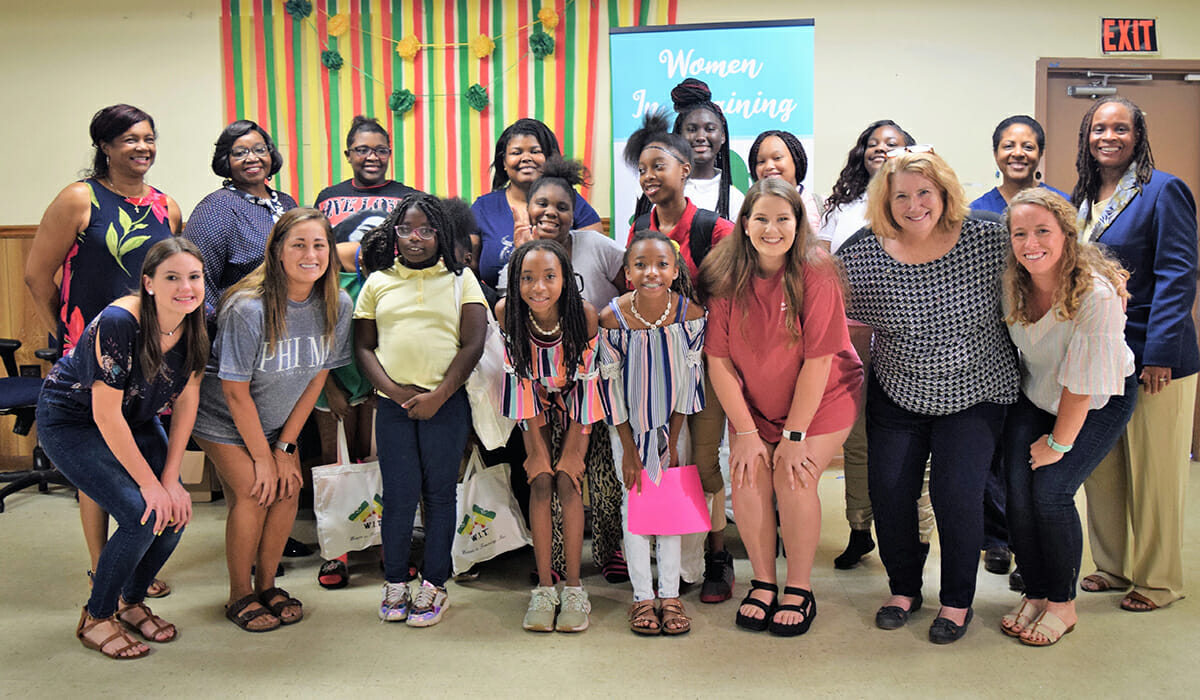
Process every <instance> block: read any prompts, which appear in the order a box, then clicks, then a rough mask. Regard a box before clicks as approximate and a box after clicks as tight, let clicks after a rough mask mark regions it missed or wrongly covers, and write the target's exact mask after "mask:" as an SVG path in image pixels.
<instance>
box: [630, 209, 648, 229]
mask: <svg viewBox="0 0 1200 700" xmlns="http://www.w3.org/2000/svg"><path fill="white" fill-rule="evenodd" d="M649 228H650V212H646V213H645V214H642V215H641V216H639V217H638V218H636V219H634V220H633V231H634V233H636V232H638V231H641V230H643V229H645V230H648V229H649Z"/></svg>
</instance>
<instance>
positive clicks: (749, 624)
mask: <svg viewBox="0 0 1200 700" xmlns="http://www.w3.org/2000/svg"><path fill="white" fill-rule="evenodd" d="M756 590H759V591H770V592H771V593H774V594H775V598H774V599H772V600H771V602H770V603H764V602H762V601H761V600H759V599H757V598H751V597H750V593H747V594H746V597H745V598H743V599H742V602H741V603H739V604H738V614H737V618H736V619H735V622H736V623H737V626H738V627H741V628H743V629H748V630H750V631H751V632H762V631H764V630H766V629H767V627H768V626H769V625H770V624H771V615H772V614H773V613H774V612H775V606H776V604H777V603H778V598H779V586H776V585H775V584H773V583H767V582H765V581H759V580H757V579H750V592H751V593H753V592H754V591H756ZM743 605H753V606H754V607H756V608H758V609H760V610H762V611H763V616H762V618H761V619H760V618H757V617H750V616H749V615H744V614H742V610H741V608H742V606H743Z"/></svg>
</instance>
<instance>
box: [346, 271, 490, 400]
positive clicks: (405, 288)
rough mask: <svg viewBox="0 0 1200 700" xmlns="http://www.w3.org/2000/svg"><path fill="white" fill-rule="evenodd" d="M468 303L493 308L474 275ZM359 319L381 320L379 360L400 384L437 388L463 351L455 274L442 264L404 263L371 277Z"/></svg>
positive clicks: (467, 278)
mask: <svg viewBox="0 0 1200 700" xmlns="http://www.w3.org/2000/svg"><path fill="white" fill-rule="evenodd" d="M462 303H463V304H464V305H466V304H484V305H486V304H487V301H486V300H485V299H484V296H483V290H481V289H480V288H479V282H477V281H476V280H475V275H474V274H472V273H471V270H469V269H464V270H463V271H462ZM354 318H356V319H359V318H362V319H371V320H374V321H375V326H376V329H377V332H378V334H379V335H378V337H379V344H378V345H377V346H376V348H375V357H377V358H379V364H381V365H382V366H383V369H384V371H385V372H387V374H388V376H389V377H391V378H392V381H394V382H396V383H397V384H415V385H416V386H419V387H422V388H424V389H429V390H433V389H436V388H437V386H438V384H441V382H442V379H443V378H444V377H445V376H446V370H447V369H448V368H449V367H450V363H451V362H452V361H453V360H454V356H455V355H456V354H458V350H459V348H460V347H461V345H462V344H461V342H459V337H458V320H459V310H458V309H456V308H455V307H454V274H453V273H451V272H450V271H449V270H447V269H446V265H445V264H444V263H443V262H442V261H441V260H439V261H438V262H437V264H435V265H433V266H431V267H427V268H425V269H423V270H412V269H409V268H407V267H405V266H404V265H402V264H400V263H396V264H395V265H394V266H392V267H391V268H390V269H387V270H380V271H378V272H373V273H371V276H370V277H368V278H367V281H366V282H365V283H364V284H363V287H362V291H361V292H359V294H358V304H357V305H356V306H355V308H354Z"/></svg>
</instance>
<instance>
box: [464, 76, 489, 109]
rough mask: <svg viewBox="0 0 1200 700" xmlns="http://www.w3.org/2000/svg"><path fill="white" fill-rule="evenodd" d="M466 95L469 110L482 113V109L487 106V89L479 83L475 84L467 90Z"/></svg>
mask: <svg viewBox="0 0 1200 700" xmlns="http://www.w3.org/2000/svg"><path fill="white" fill-rule="evenodd" d="M466 95H467V104H468V105H470V106H471V109H473V110H475V111H476V112H482V111H483V110H484V108H485V107H487V106H488V92H487V88H485V87H484V86H482V85H480V84H479V83H475V84H474V85H472V86H471V87H469V88H467V92H466Z"/></svg>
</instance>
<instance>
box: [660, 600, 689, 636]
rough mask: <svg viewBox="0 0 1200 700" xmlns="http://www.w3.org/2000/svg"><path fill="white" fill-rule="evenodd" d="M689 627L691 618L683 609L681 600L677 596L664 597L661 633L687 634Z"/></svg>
mask: <svg viewBox="0 0 1200 700" xmlns="http://www.w3.org/2000/svg"><path fill="white" fill-rule="evenodd" d="M691 629H692V618H690V617H688V616H687V613H685V612H684V611H683V601H682V600H680V599H678V598H664V599H663V602H662V631H663V634H669V635H676V634H687V633H688V632H690V631H691Z"/></svg>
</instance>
